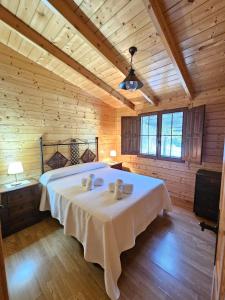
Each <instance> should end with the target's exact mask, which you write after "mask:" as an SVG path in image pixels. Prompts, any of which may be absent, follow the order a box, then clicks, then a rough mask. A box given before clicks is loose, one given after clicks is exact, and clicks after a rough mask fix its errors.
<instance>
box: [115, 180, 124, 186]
mask: <svg viewBox="0 0 225 300" xmlns="http://www.w3.org/2000/svg"><path fill="white" fill-rule="evenodd" d="M122 184H123V180H122V179H116V182H115V185H122Z"/></svg>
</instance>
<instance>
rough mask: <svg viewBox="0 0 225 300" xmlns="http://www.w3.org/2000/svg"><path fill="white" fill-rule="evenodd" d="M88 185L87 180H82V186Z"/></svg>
mask: <svg viewBox="0 0 225 300" xmlns="http://www.w3.org/2000/svg"><path fill="white" fill-rule="evenodd" d="M86 184H87V178H81V185H82V186H86Z"/></svg>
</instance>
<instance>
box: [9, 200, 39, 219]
mask: <svg viewBox="0 0 225 300" xmlns="http://www.w3.org/2000/svg"><path fill="white" fill-rule="evenodd" d="M34 211H35V206H34V204H33V203H32V202H29V203H24V202H22V203H20V204H18V205H14V206H13V207H11V208H10V210H9V218H10V219H16V218H17V217H19V216H25V215H28V214H30V215H32V214H34Z"/></svg>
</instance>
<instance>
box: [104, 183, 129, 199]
mask: <svg viewBox="0 0 225 300" xmlns="http://www.w3.org/2000/svg"><path fill="white" fill-rule="evenodd" d="M108 189H109V192H110V193H114V194H113V198H114V199H115V200H120V199H122V198H123V194H132V192H133V184H128V183H123V180H121V179H117V180H116V182H115V183H113V182H111V183H109V186H108Z"/></svg>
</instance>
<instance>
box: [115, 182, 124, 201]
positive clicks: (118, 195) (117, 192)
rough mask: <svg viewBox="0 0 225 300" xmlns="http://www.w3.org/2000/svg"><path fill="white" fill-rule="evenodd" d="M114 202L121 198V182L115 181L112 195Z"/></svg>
mask: <svg viewBox="0 0 225 300" xmlns="http://www.w3.org/2000/svg"><path fill="white" fill-rule="evenodd" d="M113 198H114V200H120V199H122V198H123V180H121V179H117V180H116V183H115V188H114V194H113Z"/></svg>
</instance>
